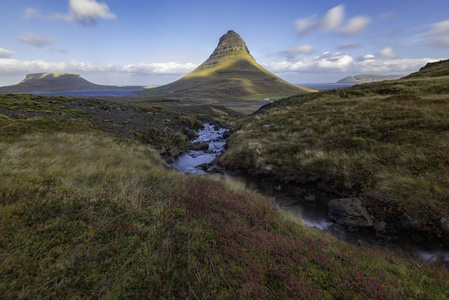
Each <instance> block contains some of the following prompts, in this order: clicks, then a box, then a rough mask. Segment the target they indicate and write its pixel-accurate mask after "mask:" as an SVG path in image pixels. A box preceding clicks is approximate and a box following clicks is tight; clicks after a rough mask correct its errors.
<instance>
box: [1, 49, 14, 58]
mask: <svg viewBox="0 0 449 300" xmlns="http://www.w3.org/2000/svg"><path fill="white" fill-rule="evenodd" d="M14 55H16V53H15V52H12V51H9V50H6V49H4V48H0V58H1V57H11V56H14Z"/></svg>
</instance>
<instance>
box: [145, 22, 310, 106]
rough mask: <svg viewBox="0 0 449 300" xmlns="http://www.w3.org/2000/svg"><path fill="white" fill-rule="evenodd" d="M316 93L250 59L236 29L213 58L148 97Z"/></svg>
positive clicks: (224, 39)
mask: <svg viewBox="0 0 449 300" xmlns="http://www.w3.org/2000/svg"><path fill="white" fill-rule="evenodd" d="M312 91H314V90H312V89H308V88H303V87H298V86H295V85H293V84H291V83H288V82H286V81H284V80H282V79H280V78H279V77H277V76H276V75H274V74H272V73H271V72H269V71H268V70H266V69H265V68H263V67H262V66H261V65H259V64H258V63H257V62H256V60H255V59H254V57H252V56H251V54H250V52H249V50H248V47H247V46H246V43H245V41H244V40H243V39H242V38H241V37H240V35H239V34H237V33H236V32H235V31H233V30H229V31H228V32H227V33H226V34H225V35H223V36H222V37H221V38H220V40H219V42H218V46H217V48H215V50H214V52H212V54H211V56H210V57H209V58H208V59H207V60H206V61H205V62H204V63H202V64H201V65H200V66H198V67H197V68H196V69H195V70H193V71H192V72H190V73H188V74H186V75H185V76H184V77H182V78H181V79H179V80H178V81H175V82H173V83H170V84H167V85H165V86H161V87H158V88H154V89H150V90H149V91H148V92H147V94H148V95H154V96H162V95H170V96H175V97H182V96H187V97H213V98H228V97H229V98H233V97H248V96H249V97H257V96H260V97H263V96H264V95H268V94H270V96H272V97H276V96H279V97H280V96H288V95H293V94H299V93H304V92H312Z"/></svg>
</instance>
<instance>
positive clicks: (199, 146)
mask: <svg viewBox="0 0 449 300" xmlns="http://www.w3.org/2000/svg"><path fill="white" fill-rule="evenodd" d="M188 148H189V149H190V150H194V151H207V150H209V144H208V143H200V142H196V143H193V144H191V145H190V146H189V147H188Z"/></svg>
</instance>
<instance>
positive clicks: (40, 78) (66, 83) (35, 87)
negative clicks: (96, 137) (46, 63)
mask: <svg viewBox="0 0 449 300" xmlns="http://www.w3.org/2000/svg"><path fill="white" fill-rule="evenodd" d="M117 88H120V87H117V86H109V85H98V84H94V83H92V82H89V81H87V80H86V79H84V78H82V77H81V76H80V75H79V74H72V73H36V74H28V75H26V77H25V79H24V80H22V81H21V82H19V83H18V84H15V85H10V86H4V87H0V93H4V94H6V93H28V92H54V91H75V90H104V89H117Z"/></svg>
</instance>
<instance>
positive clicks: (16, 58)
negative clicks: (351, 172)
mask: <svg viewBox="0 0 449 300" xmlns="http://www.w3.org/2000/svg"><path fill="white" fill-rule="evenodd" d="M448 12H449V1H447V0H426V1H421V0H415V1H405V0H394V1H392V0H389V1H385V0H378V1H363V0H362V1H361V0H357V1H354V0H350V1H349V0H348V1H330V0H329V1H319V0H315V1H298V0H297V1H290V0H276V1H262V0H258V1H253V0H243V1H242V0H240V1H234V0H227V1H221V0H207V1H206V0H195V1H193V0H192V1H187V0H177V1H175V0H153V1H145V0H127V1H123V0H97V1H96V0H39V1H35V0H0V15H1V16H2V17H1V19H0V32H1V34H0V85H9V84H15V83H17V82H19V81H20V80H22V79H23V78H24V76H25V75H26V74H28V73H37V72H71V73H79V74H81V75H82V76H83V77H84V78H86V79H88V80H90V81H93V82H95V83H98V84H115V85H160V84H165V83H169V82H171V81H174V80H176V79H178V78H180V77H181V76H182V75H184V74H186V73H187V72H189V71H190V70H192V69H193V68H195V67H196V66H198V65H199V64H201V63H202V62H203V61H205V60H206V59H207V58H208V57H209V55H210V54H211V53H212V51H213V50H214V48H215V47H216V46H217V43H218V39H219V38H220V36H221V35H223V34H225V33H226V32H227V31H228V30H230V29H233V30H235V31H236V32H237V33H239V34H240V35H241V36H242V38H243V39H244V40H245V41H246V44H247V46H248V48H249V49H250V51H251V54H252V55H253V56H254V58H255V59H256V60H257V61H258V62H259V63H260V64H261V65H263V66H264V67H266V68H267V69H268V70H270V71H272V72H273V73H275V74H276V75H278V76H280V77H281V78H283V79H286V80H288V81H290V82H293V83H306V82H335V81H337V80H339V79H341V78H342V77H345V76H348V75H356V74H363V73H378V74H408V73H411V72H414V71H417V70H418V69H419V68H420V67H422V66H423V65H425V64H426V63H427V62H429V61H435V60H438V59H444V58H448V57H449V13H448Z"/></svg>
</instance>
